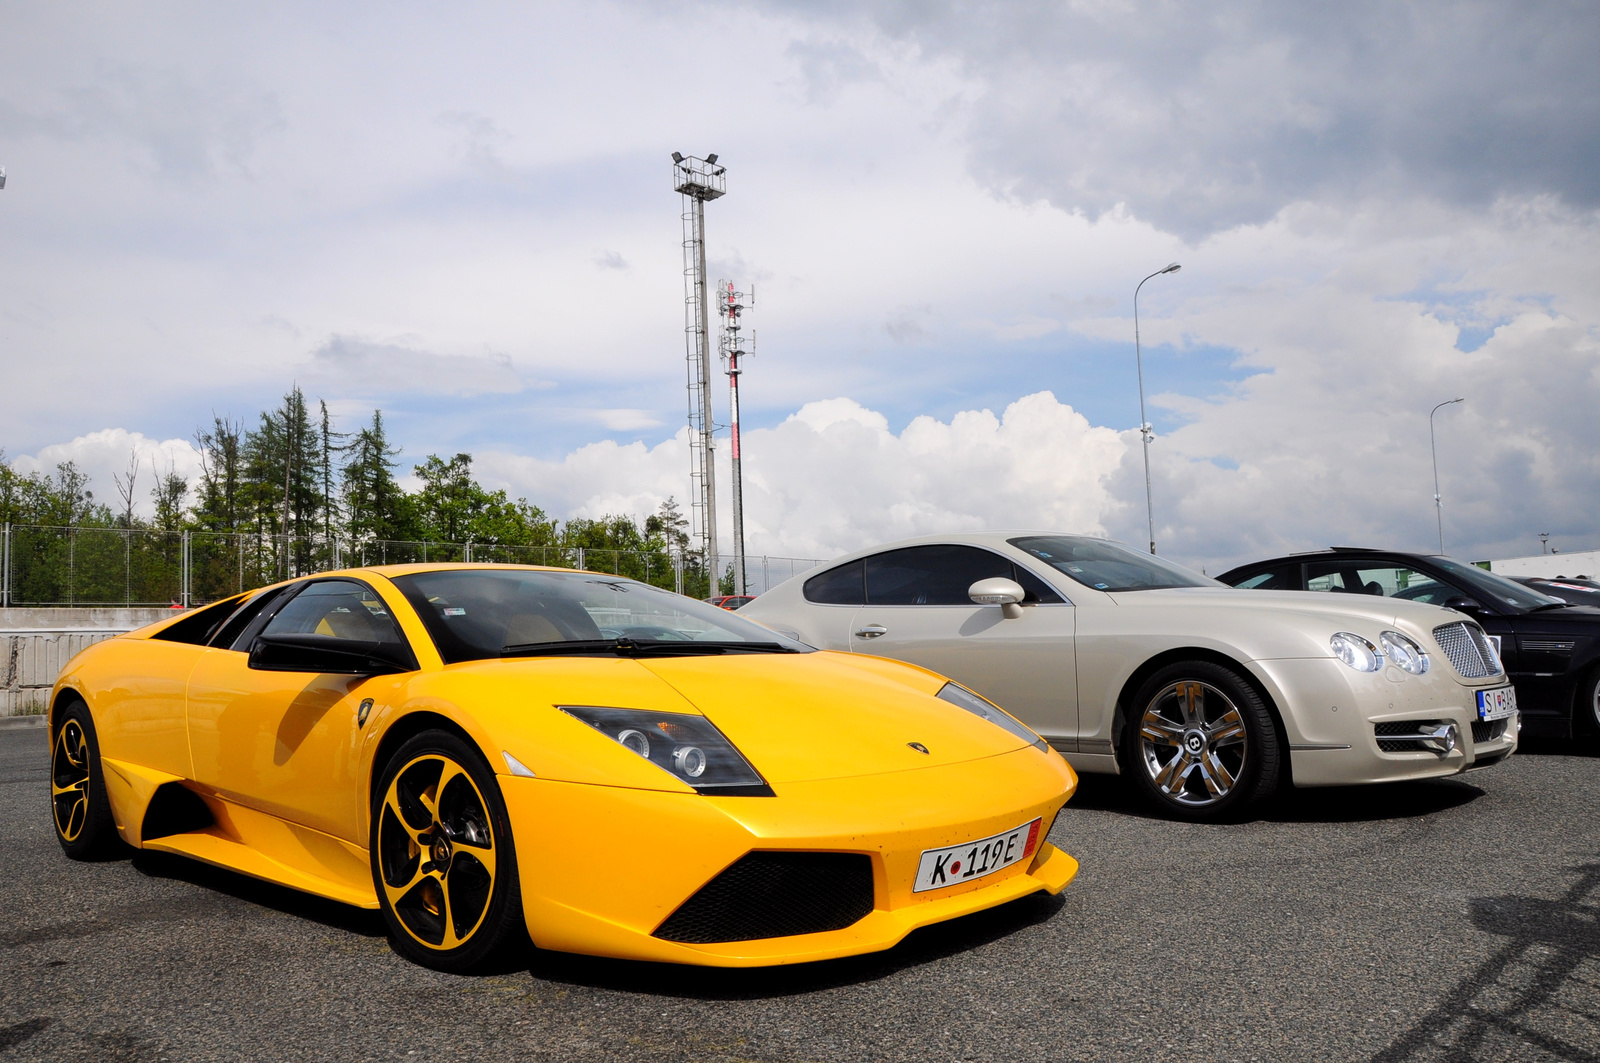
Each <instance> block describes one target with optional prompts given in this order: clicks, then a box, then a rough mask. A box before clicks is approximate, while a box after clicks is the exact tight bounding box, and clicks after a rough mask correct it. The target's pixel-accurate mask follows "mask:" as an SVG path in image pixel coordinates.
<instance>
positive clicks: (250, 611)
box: [211, 587, 292, 652]
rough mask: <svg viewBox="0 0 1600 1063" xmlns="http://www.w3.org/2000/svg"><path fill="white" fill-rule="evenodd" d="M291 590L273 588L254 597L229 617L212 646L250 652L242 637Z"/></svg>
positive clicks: (213, 638) (212, 638)
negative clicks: (266, 610)
mask: <svg viewBox="0 0 1600 1063" xmlns="http://www.w3.org/2000/svg"><path fill="white" fill-rule="evenodd" d="M291 589H292V588H289V587H271V588H269V589H267V590H264V591H261V592H259V593H257V594H255V595H252V596H251V597H250V598H249V599H248V600H247V601H246V602H245V603H244V604H243V605H241V606H239V608H238V609H236V610H234V613H233V615H232V616H230V617H228V622H227V623H225V624H223V625H222V628H221V629H220V630H219V631H218V632H217V633H216V634H215V635H213V636H211V645H212V646H213V647H215V648H217V649H221V650H240V651H242V652H249V650H250V645H249V643H247V642H244V643H243V644H241V643H242V638H241V636H243V635H244V633H245V630H246V629H247V628H249V627H251V626H252V625H253V624H254V623H255V621H256V619H257V618H258V617H260V616H261V613H262V611H263V610H264V609H266V608H267V607H268V606H270V605H271V604H272V603H273V602H275V601H277V600H278V599H279V598H280V597H281V596H282V595H283V593H284V592H285V591H288V590H291Z"/></svg>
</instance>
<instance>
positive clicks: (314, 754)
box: [50, 565, 1078, 970]
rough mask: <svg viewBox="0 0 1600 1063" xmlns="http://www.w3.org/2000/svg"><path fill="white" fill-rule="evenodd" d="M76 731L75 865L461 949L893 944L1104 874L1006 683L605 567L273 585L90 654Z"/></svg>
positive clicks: (72, 765)
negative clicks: (231, 883) (777, 625)
mask: <svg viewBox="0 0 1600 1063" xmlns="http://www.w3.org/2000/svg"><path fill="white" fill-rule="evenodd" d="M50 725H51V730H50V734H51V783H52V785H51V793H52V803H53V807H54V813H55V823H56V828H57V832H58V834H59V838H60V841H61V844H62V846H63V847H64V848H65V849H66V851H67V854H68V855H69V856H72V857H75V858H86V857H91V856H104V855H107V854H108V853H111V852H114V851H115V850H117V849H119V848H120V847H122V846H124V845H129V846H135V847H138V848H142V849H154V850H161V851H164V852H170V853H179V854H182V855H184V856H189V857H193V858H195V859H198V860H204V861H206V862H208V863H211V864H216V865H218V866H221V867H226V868H231V869H233V870H235V871H240V872H243V873H244V874H247V875H254V876H256V877H257V878H262V879H266V880H268V881H270V882H276V883H280V884H282V885H285V886H290V887H293V888H295V889H299V890H304V891H306V892H308V893H314V894H317V895H318V896H322V897H328V898H332V899H334V900H337V901H343V902H345V903H347V904H353V905H357V906H359V907H364V908H378V909H381V910H382V912H383V914H384V917H385V919H386V920H387V922H388V926H389V930H390V938H391V940H392V942H393V943H394V946H395V948H396V949H397V950H398V951H399V952H401V953H402V954H403V955H405V956H407V957H409V958H411V959H413V960H415V961H416V962H418V963H422V964H426V965H428V966H431V967H437V968H440V969H444V970H465V969H469V968H472V967H475V966H477V965H479V964H481V963H483V962H485V961H487V960H488V959H489V958H490V957H491V956H493V955H496V954H498V953H499V952H500V951H501V950H503V949H507V948H514V947H516V946H517V945H519V944H520V943H522V942H524V941H525V940H526V939H527V938H531V939H532V942H533V943H534V944H535V945H537V946H539V947H542V948H548V949H558V950H563V951H568V952H583V953H592V954H597V955H604V956H617V957H627V958H633V959H643V960H665V961H670V962H677V963H697V964H714V965H721V966H746V965H757V964H777V963H796V962H802V961H806V960H820V959H825V958H828V957H834V956H845V955H850V954H854V953H862V952H870V951H873V950H876V949H884V948H888V947H890V946H891V945H893V944H895V942H897V941H899V940H900V939H901V938H902V937H904V936H905V935H906V934H907V933H908V932H909V931H911V930H912V929H913V928H915V927H919V926H924V925H926V924H929V923H935V922H939V921H941V920H945V919H950V918H953V917H955V916H959V915H963V914H966V913H968V912H973V911H977V910H979V909H983V908H988V907H992V906H993V905H997V904H1002V903H1004V902H1006V901H1009V900H1012V899H1014V898H1017V897H1022V896H1024V895H1027V894H1031V893H1035V892H1037V891H1040V890H1045V891H1048V892H1051V893H1055V892H1058V891H1060V890H1061V889H1062V888H1063V887H1064V886H1066V884H1067V883H1068V882H1070V881H1071V880H1072V877H1073V876H1074V875H1075V874H1076V873H1077V868H1078V865H1077V862H1076V861H1074V860H1073V859H1072V857H1070V856H1068V855H1067V854H1066V853H1064V852H1061V851H1060V850H1058V849H1056V848H1055V847H1054V846H1052V845H1050V844H1049V843H1048V842H1046V841H1045V837H1046V836H1047V835H1048V834H1049V832H1050V826H1051V823H1052V822H1053V821H1054V819H1055V816H1056V814H1057V813H1058V812H1059V811H1060V809H1061V806H1062V804H1063V803H1065V801H1066V800H1067V798H1068V797H1069V796H1071V794H1072V791H1073V789H1074V788H1075V786H1076V785H1077V779H1076V777H1075V776H1074V775H1073V772H1072V769H1071V768H1070V767H1068V765H1067V764H1066V762H1065V761H1064V760H1062V758H1061V757H1060V756H1059V755H1058V754H1057V753H1055V752H1054V751H1052V750H1051V749H1050V748H1049V747H1048V746H1047V745H1046V744H1045V742H1044V741H1043V740H1042V739H1040V738H1039V736H1038V735H1036V734H1034V733H1033V732H1032V731H1030V730H1029V729H1028V728H1027V727H1025V726H1023V725H1022V724H1021V723H1018V722H1017V721H1016V720H1015V719H1013V718H1012V717H1010V716H1008V715H1007V714H1005V713H1004V712H1001V711H1000V710H998V709H997V708H995V706H993V705H991V704H990V703H989V702H987V701H985V700H983V699H982V698H979V697H977V696H976V695H974V694H972V693H971V692H969V691H967V690H966V689H964V688H962V687H960V686H957V685H956V684H954V683H949V682H947V681H946V680H945V679H943V678H942V677H940V676H938V675H935V674H934V673H932V672H929V671H926V670H925V669H922V668H918V667H915V666H912V665H906V664H901V663H898V662H894V661H887V660H880V659H876V658H871V657H862V656H852V655H850V654H841V653H830V652H825V651H817V650H813V649H812V648H811V647H809V646H807V645H805V644H803V643H800V642H796V641H793V640H791V639H788V638H785V637H783V636H781V635H777V634H774V633H773V632H772V631H769V630H768V629H766V628H763V627H760V626H758V625H756V624H754V623H751V622H749V621H746V620H742V619H740V618H739V617H738V616H737V615H736V614H733V613H730V612H728V611H727V610H724V609H718V608H716V607H715V606H711V605H706V604H704V603H701V602H696V601H692V600H690V599H688V598H684V597H682V596H680V595H676V594H671V593H669V592H666V591H662V590H659V589H657V588H654V587H650V586H647V585H645V584H642V583H637V582H635V581H633V580H628V579H621V578H617V577H614V576H606V575H603V574H598V573H591V572H573V571H564V570H551V569H540V568H525V567H519V566H507V565H494V566H488V565H478V566H474V565H400V566H387V567H382V568H369V569H360V570H351V571H345V572H333V573H325V574H321V575H317V576H312V577H307V578H304V579H299V580H293V581H290V582H287V583H282V584H278V585H276V586H273V587H267V588H264V589H262V590H258V591H254V592H251V593H250V594H246V595H240V596H238V597H236V598H230V599H228V600H226V601H222V602H218V603H216V604H215V605H211V606H207V607H206V608H203V609H199V610H196V611H194V612H191V613H187V614H184V615H182V616H180V617H178V618H176V619H174V620H170V621H164V622H162V623H159V624H155V625H152V626H150V627H146V628H143V629H141V630H139V631H135V632H132V633H131V634H128V635H123V636H120V637H118V638H114V639H110V640H108V641H106V642H102V643H99V644H97V645H95V646H92V647H90V648H89V649H87V650H85V651H84V652H83V653H81V654H79V655H78V656H77V657H76V658H74V659H73V660H72V661H71V663H69V664H68V665H67V667H66V668H65V669H64V670H63V672H62V674H61V678H60V679H59V680H58V681H57V684H56V688H55V691H54V693H53V695H52V700H51V709H50ZM524 929H525V930H526V935H524Z"/></svg>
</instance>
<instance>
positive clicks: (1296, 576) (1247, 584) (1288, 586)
mask: <svg viewBox="0 0 1600 1063" xmlns="http://www.w3.org/2000/svg"><path fill="white" fill-rule="evenodd" d="M1230 582H1232V583H1233V585H1234V586H1235V587H1240V588H1243V589H1245V590H1255V591H1297V590H1300V589H1301V588H1300V565H1299V564H1298V563H1296V564H1292V565H1273V566H1272V567H1271V568H1262V569H1256V570H1255V571H1253V572H1251V573H1249V574H1248V575H1246V576H1245V577H1244V578H1243V579H1236V580H1232V581H1230Z"/></svg>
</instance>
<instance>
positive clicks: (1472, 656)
mask: <svg viewBox="0 0 1600 1063" xmlns="http://www.w3.org/2000/svg"><path fill="white" fill-rule="evenodd" d="M1433 640H1434V641H1435V642H1437V643H1438V644H1439V648H1440V649H1441V650H1443V651H1444V655H1445V656H1446V657H1448V658H1450V663H1451V664H1453V665H1455V669H1456V671H1457V672H1459V673H1460V675H1461V678H1463V679H1482V678H1483V677H1484V676H1490V675H1495V674H1496V673H1498V672H1499V671H1500V661H1499V658H1498V657H1497V656H1496V654H1495V652H1494V647H1493V646H1490V645H1489V638H1488V636H1487V635H1485V634H1484V633H1483V629H1482V628H1480V627H1478V625H1476V624H1469V623H1467V622H1465V621H1463V620H1458V621H1456V622H1455V623H1453V624H1441V625H1439V626H1438V627H1436V628H1434V629H1433Z"/></svg>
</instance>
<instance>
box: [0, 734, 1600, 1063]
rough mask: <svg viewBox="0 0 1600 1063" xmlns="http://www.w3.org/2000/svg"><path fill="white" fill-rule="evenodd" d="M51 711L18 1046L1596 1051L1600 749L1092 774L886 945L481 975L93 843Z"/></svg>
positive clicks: (8, 809) (20, 752) (1335, 1053)
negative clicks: (1410, 765) (1212, 803)
mask: <svg viewBox="0 0 1600 1063" xmlns="http://www.w3.org/2000/svg"><path fill="white" fill-rule="evenodd" d="M46 761H47V740H46V733H45V731H44V730H42V729H29V730H12V731H0V856H3V858H4V867H5V869H6V880H7V881H6V887H5V897H6V903H5V905H4V911H5V923H4V925H3V926H0V1061H9V1060H14V1059H15V1060H21V1059H41V1060H43V1059H48V1060H79V1059H82V1060H98V1061H109V1060H158V1059H171V1060H239V1059H281V1060H322V1059H333V1058H337V1059H340V1060H368V1059H372V1060H421V1059H431V1060H455V1059H481V1060H499V1059H519V1060H521V1059H533V1060H538V1059H552V1060H584V1059H593V1060H600V1059H605V1060H633V1059H639V1060H683V1061H690V1060H694V1061H726V1060H784V1061H798V1060H834V1059H874V1060H876V1059H886V1060H918V1061H921V1060H1017V1059H1039V1060H1066V1059H1174V1058H1181V1059H1185V1060H1211V1059H1216V1060H1250V1059H1259V1060H1284V1059H1316V1060H1336V1059H1372V1060H1383V1061H1396V1063H1398V1061H1402V1060H1465V1059H1475V1060H1478V1059H1481V1060H1491V1059H1506V1060H1526V1061H1532V1060H1558V1059H1559V1060H1597V1059H1600V826H1597V824H1596V810H1597V809H1600V757H1596V756H1595V755H1594V753H1593V751H1591V750H1577V751H1574V750H1572V749H1571V748H1570V747H1568V746H1567V745H1565V744H1551V745H1549V746H1546V747H1540V748H1534V749H1531V750H1525V751H1524V752H1523V753H1519V754H1518V755H1517V756H1515V757H1513V758H1512V759H1511V760H1510V761H1508V762H1507V763H1505V764H1503V765H1501V766H1498V767H1495V768H1492V769H1488V770H1485V771H1482V772H1476V773H1473V774H1471V775H1468V776H1465V777H1459V778H1455V779H1449V780H1441V781H1436V782H1430V783H1420V784H1404V785H1396V786H1390V787H1387V788H1371V789H1364V790H1321V791H1300V792H1296V793H1291V794H1289V795H1288V796H1286V797H1284V798H1282V799H1280V800H1278V801H1277V802H1275V803H1274V804H1272V805H1270V806H1269V807H1267V808H1266V809H1265V810H1264V812H1263V815H1262V816H1261V818H1259V819H1257V820H1255V821H1253V822H1248V823H1243V824H1234V825H1227V826H1192V825H1187V824H1180V823H1172V822H1167V821H1164V820H1160V819H1153V818H1150V817H1148V816H1145V815H1144V814H1142V812H1141V811H1140V810H1139V809H1138V807H1137V806H1136V805H1134V804H1133V802H1132V800H1131V798H1130V796H1129V795H1128V794H1126V793H1125V792H1124V789H1123V787H1122V786H1121V785H1120V784H1119V783H1118V782H1117V781H1116V780H1113V779H1103V778H1094V777H1090V778H1087V779H1086V780H1085V781H1084V784H1083V786H1082V788H1081V790H1080V792H1079V794H1078V796H1076V797H1074V798H1073V800H1072V802H1071V803H1070V804H1069V805H1068V806H1067V809H1066V811H1065V812H1064V813H1063V814H1062V816H1061V818H1060V819H1059V820H1058V821H1057V824H1056V827H1055V831H1054V833H1053V834H1052V835H1051V840H1052V841H1054V842H1055V843H1056V844H1057V845H1060V846H1061V847H1063V848H1065V849H1066V850H1067V851H1068V852H1071V853H1072V854H1074V855H1075V856H1077V857H1078V859H1079V860H1080V861H1081V862H1082V867H1083V870H1082V872H1081V873H1080V875H1079V876H1078V878H1077V880H1076V881H1075V882H1074V883H1073V884H1072V885H1071V886H1069V887H1068V888H1067V890H1066V891H1065V892H1064V893H1063V894H1062V896H1061V897H1059V898H1051V899H1046V898H1034V899H1030V900H1024V901H1021V902H1018V903H1016V904H1013V905H1010V906H1008V907H1006V908H1002V909H998V910H995V911H992V912H987V913H982V914H980V915H977V916H972V917H969V918H967V919H965V920H962V921H959V922H956V923H951V924H946V925H944V926H940V927H934V928H929V929H926V930H923V931H919V932H917V933H916V934H914V935H913V936H912V937H910V938H908V939H907V940H906V941H905V942H904V943H902V944H901V945H900V947H898V948H896V949H894V950H892V951H890V952H888V953H883V954H879V955H877V956H869V957H863V958H857V959H852V960H842V961H834V962H829V963H825V964H815V965H809V966H804V967H797V968H784V969H777V970H765V971H734V972H726V971H707V970H698V969H684V968H676V967H659V966H651V965H641V964H633V963H622V962H617V961H603V960H592V959H582V958H578V957H571V956H560V955H555V954H550V953H534V954H531V955H530V956H528V957H527V963H526V965H525V966H521V967H519V968H518V969H515V970H510V971H503V972H500V973H496V974H491V975H486V976H479V977H470V978H469V977H457V976H451V975H443V974H438V973H435V972H432V971H427V970H424V969H422V968H419V967H415V966H412V965H411V964H408V963H406V962H404V961H402V960H401V959H400V958H399V957H397V956H396V955H394V954H393V953H392V952H390V950H389V947H388V944H387V943H386V941H385V938H384V935H383V926H382V923H381V920H380V919H379V917H378V915H377V914H376V913H369V912H363V911H358V910H354V909H349V908H345V907H342V906H340V905H336V904H332V903H327V902H323V901H319V900H316V899H313V898H309V897H305V896H302V895H299V894H296V893H293V892H290V891H288V890H283V889H279V888H276V887H272V886H268V885H264V884H262V883H258V882H256V881H254V880H251V879H248V878H244V877H241V876H237V875H233V874H229V873H226V872H222V871H218V870H214V869H211V868H207V867H205V866H202V865H198V864H194V863H191V862H188V861H184V860H181V859H177V858H172V857H165V856H160V855H159V854H141V855H139V856H136V857H134V858H133V859H131V860H120V861H112V862H107V863H102V864H73V863H71V862H69V861H68V860H67V859H66V858H65V857H64V856H63V855H62V853H61V850H60V848H59V847H58V846H57V844H56V841H55V838H54V836H53V834H52V829H51V825H50V819H49V811H48V804H47V794H48V773H47V763H46Z"/></svg>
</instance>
